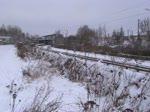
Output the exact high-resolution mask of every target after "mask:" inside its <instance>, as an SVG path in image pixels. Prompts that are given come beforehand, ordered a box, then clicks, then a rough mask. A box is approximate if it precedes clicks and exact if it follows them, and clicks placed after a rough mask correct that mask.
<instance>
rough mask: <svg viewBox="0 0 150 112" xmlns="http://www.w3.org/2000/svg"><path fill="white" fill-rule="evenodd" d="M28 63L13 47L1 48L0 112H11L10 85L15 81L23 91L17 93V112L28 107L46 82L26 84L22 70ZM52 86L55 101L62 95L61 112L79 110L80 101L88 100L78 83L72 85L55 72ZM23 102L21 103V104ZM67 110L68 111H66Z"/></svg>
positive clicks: (41, 79)
mask: <svg viewBox="0 0 150 112" xmlns="http://www.w3.org/2000/svg"><path fill="white" fill-rule="evenodd" d="M24 65H26V62H24V61H22V60H21V59H20V58H19V57H17V55H16V48H15V47H14V46H12V45H9V46H0V77H1V78H0V102H1V103H0V112H11V108H12V105H11V104H12V100H11V98H10V97H11V96H10V93H9V88H7V86H8V85H10V84H11V83H12V81H14V82H15V83H16V84H17V86H18V87H20V88H21V90H20V91H19V92H18V93H17V99H16V107H15V112H20V108H23V107H24V106H25V105H26V102H30V101H31V99H33V98H34V95H35V91H36V89H37V88H38V87H41V86H42V85H43V84H45V83H46V81H45V80H44V79H43V78H40V79H37V80H35V81H33V82H32V83H26V82H25V81H24V80H23V77H22V68H23V67H24ZM52 74H54V76H53V77H52V80H51V83H50V86H51V87H52V88H53V92H52V95H51V98H52V99H54V98H56V97H58V96H60V95H62V96H63V97H62V101H63V102H62V107H61V109H60V111H59V112H71V111H73V110H78V106H77V105H76V103H78V101H79V100H78V99H79V98H82V99H83V100H84V98H86V91H85V89H84V87H82V86H81V85H80V84H78V83H72V82H70V81H68V80H67V79H65V78H63V77H60V76H59V74H58V73H57V72H55V71H53V73H52ZM19 100H21V102H19ZM66 110H67V111H66Z"/></svg>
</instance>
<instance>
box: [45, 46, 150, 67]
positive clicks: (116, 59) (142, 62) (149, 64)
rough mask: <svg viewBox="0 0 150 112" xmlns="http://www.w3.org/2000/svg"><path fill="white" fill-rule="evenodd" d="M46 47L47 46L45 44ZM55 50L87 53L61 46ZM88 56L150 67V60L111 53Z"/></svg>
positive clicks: (89, 54) (88, 54) (87, 54)
mask: <svg viewBox="0 0 150 112" xmlns="http://www.w3.org/2000/svg"><path fill="white" fill-rule="evenodd" d="M45 48H47V47H46V46H45ZM51 49H52V50H54V51H60V52H67V53H71V54H78V55H85V53H84V52H79V51H76V52H74V51H72V50H65V49H59V48H54V47H52V48H51ZM86 56H89V57H94V58H95V57H96V58H100V59H107V60H112V61H116V62H123V61H124V62H126V63H128V64H133V65H141V66H146V67H149V68H150V61H143V60H135V59H129V58H123V57H116V56H115V57H114V56H109V55H102V54H95V53H86Z"/></svg>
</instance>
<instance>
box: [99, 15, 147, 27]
mask: <svg viewBox="0 0 150 112" xmlns="http://www.w3.org/2000/svg"><path fill="white" fill-rule="evenodd" d="M148 13H149V12H147V13H141V14H136V15H132V16H127V17H124V18H119V19H113V20H110V21H106V22H101V24H107V23H110V22H113V21H119V20H124V19H129V18H133V17H137V16H142V15H145V14H148Z"/></svg>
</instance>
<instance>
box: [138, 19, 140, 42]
mask: <svg viewBox="0 0 150 112" xmlns="http://www.w3.org/2000/svg"><path fill="white" fill-rule="evenodd" d="M139 38H140V19H138V39H139Z"/></svg>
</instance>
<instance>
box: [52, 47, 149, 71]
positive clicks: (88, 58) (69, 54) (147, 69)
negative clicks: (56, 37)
mask: <svg viewBox="0 0 150 112" xmlns="http://www.w3.org/2000/svg"><path fill="white" fill-rule="evenodd" d="M50 52H53V53H57V54H60V53H61V54H63V55H67V56H71V57H77V58H80V59H86V60H90V61H96V62H97V61H101V63H105V64H107V65H115V66H120V67H124V68H126V69H134V70H137V71H143V72H148V73H150V67H146V66H139V65H133V64H126V63H121V62H116V61H110V60H105V59H100V58H94V57H89V56H83V55H77V54H71V53H66V52H60V51H54V50H50Z"/></svg>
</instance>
